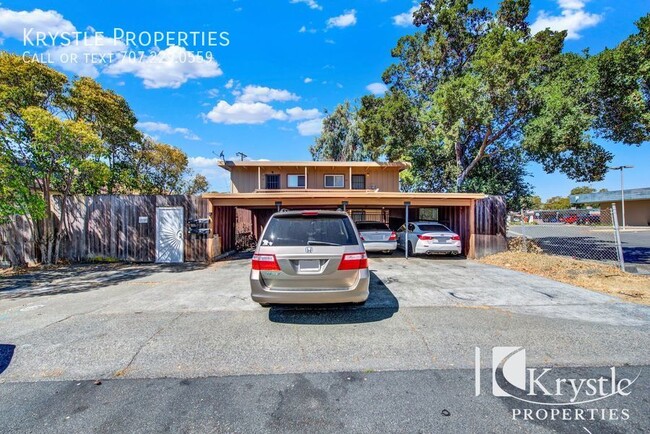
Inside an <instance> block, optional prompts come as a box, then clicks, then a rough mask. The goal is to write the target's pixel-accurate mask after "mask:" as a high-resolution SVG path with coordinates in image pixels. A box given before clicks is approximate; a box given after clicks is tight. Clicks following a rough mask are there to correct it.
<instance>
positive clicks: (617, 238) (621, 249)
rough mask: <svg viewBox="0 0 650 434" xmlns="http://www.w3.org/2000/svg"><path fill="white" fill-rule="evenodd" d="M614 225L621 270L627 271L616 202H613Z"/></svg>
mask: <svg viewBox="0 0 650 434" xmlns="http://www.w3.org/2000/svg"><path fill="white" fill-rule="evenodd" d="M611 213H612V226H614V240H615V241H616V254H617V255H618V263H619V265H620V266H621V271H625V258H624V257H623V247H622V246H621V233H620V232H619V231H618V215H617V214H616V204H615V203H613V204H612V210H611Z"/></svg>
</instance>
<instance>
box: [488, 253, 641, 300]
mask: <svg viewBox="0 0 650 434" xmlns="http://www.w3.org/2000/svg"><path fill="white" fill-rule="evenodd" d="M479 262H482V263H484V264H490V265H496V266H497V267H502V268H509V269H511V270H517V271H523V272H524V273H530V274H535V275H537V276H543V277H546V278H549V279H553V280H557V281H559V282H564V283H568V284H571V285H575V286H580V287H582V288H587V289H591V290H594V291H598V292H604V293H605V294H611V295H614V296H616V297H619V298H622V299H623V300H625V301H629V302H633V303H640V304H646V305H650V276H642V275H638V274H630V273H624V272H622V271H621V270H620V269H618V268H616V267H613V266H610V265H604V264H599V263H597V262H590V261H581V260H578V259H572V258H566V257H562V256H551V255H545V254H540V253H524V252H503V253H497V254H496V255H490V256H486V257H485V258H482V259H480V260H479Z"/></svg>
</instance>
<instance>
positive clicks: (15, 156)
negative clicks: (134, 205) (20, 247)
mask: <svg viewBox="0 0 650 434" xmlns="http://www.w3.org/2000/svg"><path fill="white" fill-rule="evenodd" d="M135 122H136V119H135V116H133V113H132V111H131V110H130V108H129V107H128V105H127V104H126V102H125V101H124V99H123V98H121V97H119V96H117V95H115V94H114V93H112V92H110V91H106V90H104V89H102V88H101V87H100V86H99V85H98V84H97V83H96V82H94V81H93V80H91V79H88V78H81V79H76V80H74V81H72V82H70V81H69V80H68V78H67V77H66V76H65V75H63V74H61V73H59V72H57V71H55V70H54V69H52V68H50V67H48V66H46V65H44V64H41V63H39V62H35V61H24V60H23V59H22V58H21V57H20V56H17V55H14V54H9V53H6V52H1V53H0V156H1V159H2V162H1V164H0V167H1V169H2V170H0V175H1V176H2V178H0V183H2V184H3V187H2V192H1V193H0V210H2V211H0V213H2V214H3V215H8V214H13V213H15V214H25V215H29V216H30V217H31V220H30V222H32V223H33V232H34V234H35V238H36V245H37V249H36V250H37V254H38V255H39V260H40V261H42V262H45V263H50V262H54V261H56V260H57V259H58V248H59V247H58V246H59V242H60V240H61V237H62V236H63V231H64V230H65V225H66V222H65V218H63V220H62V221H60V222H59V223H60V224H59V225H57V226H56V227H55V226H54V218H53V206H54V205H55V203H54V202H55V200H54V199H53V196H57V197H60V198H61V202H60V204H58V203H57V204H56V205H57V206H60V207H63V211H65V206H66V198H69V197H70V196H72V195H74V194H96V193H98V192H105V191H110V190H111V189H112V188H113V187H114V186H115V185H118V184H119V185H120V186H122V185H125V186H128V187H129V188H131V189H133V187H132V186H131V184H126V183H123V182H121V181H119V182H118V181H116V179H120V177H121V176H122V175H121V173H135V172H136V171H137V170H136V169H137V159H136V158H132V156H134V155H137V153H136V151H138V146H139V143H138V141H139V140H140V133H138V132H137V130H135V129H134V125H135ZM116 162H119V164H121V165H122V166H121V167H125V166H126V165H128V166H129V171H128V172H120V168H119V167H118V166H119V164H117V163H116ZM124 179H126V180H128V181H129V182H130V181H131V179H136V180H139V179H140V178H138V177H135V176H128V177H124ZM57 200H58V199H57Z"/></svg>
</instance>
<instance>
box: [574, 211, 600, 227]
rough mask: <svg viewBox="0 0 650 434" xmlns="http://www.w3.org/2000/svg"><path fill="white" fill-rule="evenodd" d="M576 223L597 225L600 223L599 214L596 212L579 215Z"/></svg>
mask: <svg viewBox="0 0 650 434" xmlns="http://www.w3.org/2000/svg"><path fill="white" fill-rule="evenodd" d="M576 224H578V225H597V224H600V216H599V215H596V214H587V215H581V216H580V217H578V220H576Z"/></svg>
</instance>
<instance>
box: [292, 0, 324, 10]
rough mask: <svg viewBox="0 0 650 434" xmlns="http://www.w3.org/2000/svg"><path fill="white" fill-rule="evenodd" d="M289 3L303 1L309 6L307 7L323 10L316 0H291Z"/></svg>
mask: <svg viewBox="0 0 650 434" xmlns="http://www.w3.org/2000/svg"><path fill="white" fill-rule="evenodd" d="M289 3H304V4H306V5H307V6H309V9H318V10H319V11H320V10H323V7H322V6H321V5H319V4H318V3H316V0H291V1H290V2H289Z"/></svg>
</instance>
